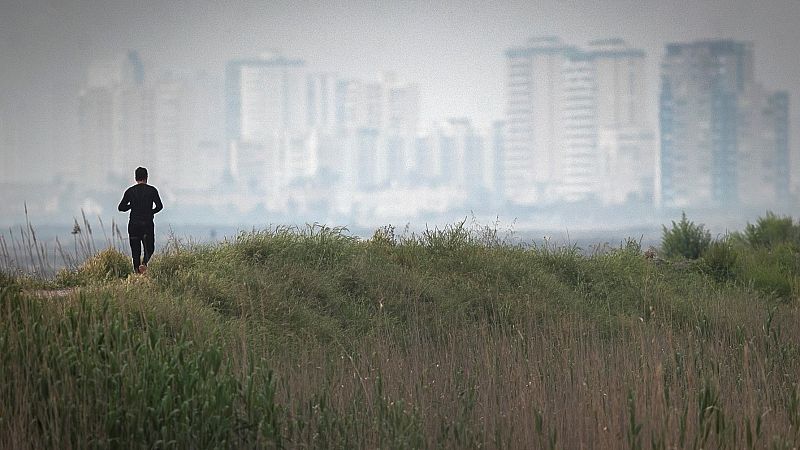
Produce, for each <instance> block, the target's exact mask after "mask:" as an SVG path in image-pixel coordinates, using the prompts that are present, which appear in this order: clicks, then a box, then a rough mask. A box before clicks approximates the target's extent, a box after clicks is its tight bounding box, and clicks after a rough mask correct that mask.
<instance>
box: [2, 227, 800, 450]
mask: <svg viewBox="0 0 800 450" xmlns="http://www.w3.org/2000/svg"><path fill="white" fill-rule="evenodd" d="M781 229H783V228H781ZM753 230H757V229H755V228H754V229H753ZM753 230H751V234H753V233H755V231H753ZM122 261H124V262H126V263H127V258H126V257H124V255H121V254H119V253H117V252H115V251H113V250H108V251H105V252H103V253H101V254H99V255H98V256H96V257H94V258H92V259H90V260H89V261H87V262H86V263H85V264H83V265H82V266H80V267H78V268H77V269H76V270H74V271H65V272H62V273H60V274H59V275H58V276H57V277H56V278H55V279H54V280H47V281H46V282H43V281H36V282H33V281H30V280H27V279H25V278H21V277H18V276H11V275H7V274H6V275H2V277H0V289H1V290H0V292H1V293H0V379H1V380H3V383H2V384H0V447H3V448H6V447H11V448H38V447H49V448H90V447H103V448H107V447H124V448H128V447H148V448H150V447H154V448H214V447H217V448H229V447H244V448H277V447H288V448H296V447H313V448H331V447H333V448H441V447H447V448H472V447H491V448H498V447H514V448H580V447H587V446H588V447H596V448H653V449H661V448H663V449H666V448H792V447H796V446H797V445H798V444H800V400H798V389H800V387H798V375H800V345H798V342H800V339H798V338H800V325H798V323H800V322H799V321H798V319H800V311H798V307H797V298H798V286H799V284H798V276H800V254H799V253H798V251H797V248H796V247H795V246H793V244H791V243H787V242H776V241H775V240H774V239H773V240H770V241H769V243H768V245H766V244H764V240H763V239H761V240H758V241H754V243H751V242H749V241H748V240H747V239H741V238H735V236H734V237H731V238H730V239H725V240H722V241H716V242H712V243H711V244H710V245H709V246H708V248H707V249H706V250H705V251H704V253H703V254H702V255H701V256H700V257H699V258H697V259H696V260H684V259H680V258H679V259H670V260H662V259H659V258H657V257H655V258H650V257H647V256H645V255H644V254H642V252H641V250H640V248H639V246H638V244H637V243H636V242H634V241H629V242H627V243H626V244H625V245H623V246H621V247H620V248H617V249H610V250H607V251H603V252H596V253H595V254H594V255H592V256H585V255H583V254H582V253H581V252H580V251H579V249H577V248H574V247H563V248H555V247H552V246H534V245H524V244H514V243H511V242H507V241H505V240H503V239H502V238H499V237H498V235H497V233H496V231H494V230H491V229H485V228H484V229H480V230H470V229H467V228H466V227H465V226H464V224H463V223H460V224H454V225H452V226H449V227H446V228H445V229H442V230H438V229H434V230H426V231H425V232H423V233H421V234H418V235H403V236H397V235H395V232H394V229H393V228H392V227H386V228H382V229H380V230H378V231H377V232H376V233H375V235H374V236H373V237H372V238H371V239H368V240H361V239H357V238H354V237H351V236H349V235H347V233H346V231H345V230H341V229H331V228H326V227H320V226H318V225H315V226H309V227H307V228H305V229H291V228H276V229H271V230H263V231H253V232H248V233H241V234H240V235H239V236H237V237H236V238H234V239H231V240H229V241H226V242H223V243H219V244H215V245H185V244H181V243H178V242H172V243H171V244H170V245H169V246H168V248H167V249H166V250H165V251H164V252H162V253H160V254H157V255H156V256H155V257H154V259H153V260H152V261H151V264H150V266H149V267H150V270H149V277H146V278H145V277H140V276H133V275H129V274H128V273H127V269H126V268H124V267H126V266H124V265H123V264H122ZM36 283H39V284H36ZM34 287H35V289H34ZM53 287H62V288H63V287H70V288H74V290H73V291H71V292H70V293H69V294H67V295H66V296H65V297H59V298H42V297H41V296H40V295H38V294H37V292H38V291H40V290H41V289H42V288H53Z"/></svg>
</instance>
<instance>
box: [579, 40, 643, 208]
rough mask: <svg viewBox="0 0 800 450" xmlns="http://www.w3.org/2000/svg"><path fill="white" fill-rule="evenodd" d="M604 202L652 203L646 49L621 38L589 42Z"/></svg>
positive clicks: (601, 194) (601, 195)
mask: <svg viewBox="0 0 800 450" xmlns="http://www.w3.org/2000/svg"><path fill="white" fill-rule="evenodd" d="M587 52H588V54H589V56H590V58H591V61H592V66H593V76H594V83H595V105H596V109H595V114H596V127H597V128H596V129H597V143H596V145H597V158H598V160H597V163H598V168H599V169H598V170H597V175H598V179H597V181H598V182H599V183H600V186H599V193H600V200H601V201H602V203H603V204H606V205H613V204H623V203H628V202H631V201H638V202H646V203H652V201H653V191H654V186H655V181H654V177H655V172H656V167H655V158H656V155H655V136H654V133H653V130H652V126H651V125H652V124H650V123H649V121H648V117H649V114H648V111H647V103H648V102H647V98H646V92H645V88H646V79H645V75H646V73H645V58H646V55H645V52H644V51H642V50H640V49H635V48H631V47H629V46H628V45H627V44H626V43H625V41H623V40H622V39H618V38H612V39H603V40H597V41H593V42H591V43H589V47H588V49H587Z"/></svg>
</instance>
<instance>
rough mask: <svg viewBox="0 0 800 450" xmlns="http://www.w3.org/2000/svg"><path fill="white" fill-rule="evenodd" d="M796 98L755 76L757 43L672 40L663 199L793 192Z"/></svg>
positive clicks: (668, 202)
mask: <svg viewBox="0 0 800 450" xmlns="http://www.w3.org/2000/svg"><path fill="white" fill-rule="evenodd" d="M787 111H788V97H787V96H786V95H785V94H782V93H770V92H767V91H766V90H764V89H763V88H762V87H761V86H760V85H759V84H758V83H757V82H756V80H755V77H754V70H753V45H752V43H750V42H740V41H732V40H709V41H696V42H691V43H675V44H669V45H667V47H666V55H665V56H664V61H663V64H662V76H661V104H660V121H661V155H660V161H661V199H662V203H663V205H665V206H671V207H699V206H710V207H735V206H746V205H751V206H760V205H768V204H771V203H774V202H777V201H781V197H785V195H786V192H787V189H788V188H787V187H786V185H787V183H788V174H787V173H786V169H785V167H786V164H784V163H785V162H786V159H787V158H788V156H787V155H788V134H787V133H788V130H787V128H786V126H785V125H786V122H787V120H788V115H787Z"/></svg>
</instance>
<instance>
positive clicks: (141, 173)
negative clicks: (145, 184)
mask: <svg viewBox="0 0 800 450" xmlns="http://www.w3.org/2000/svg"><path fill="white" fill-rule="evenodd" d="M146 180H147V169H145V168H144V167H137V168H136V181H146Z"/></svg>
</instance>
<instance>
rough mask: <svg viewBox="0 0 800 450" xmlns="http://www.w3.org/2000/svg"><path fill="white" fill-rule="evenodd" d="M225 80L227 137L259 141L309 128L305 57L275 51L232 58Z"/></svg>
mask: <svg viewBox="0 0 800 450" xmlns="http://www.w3.org/2000/svg"><path fill="white" fill-rule="evenodd" d="M225 83H226V103H227V128H228V131H227V135H228V139H229V140H240V141H247V142H262V141H265V140H269V139H271V138H272V136H273V135H274V134H275V133H276V132H289V133H294V132H304V131H305V130H306V129H307V128H308V114H307V112H306V109H307V107H308V83H307V79H306V76H305V62H304V61H302V60H298V59H287V58H285V57H283V56H280V55H275V54H267V55H264V56H262V57H261V58H256V59H243V60H236V61H231V62H229V63H228V66H227V69H226V78H225Z"/></svg>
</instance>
